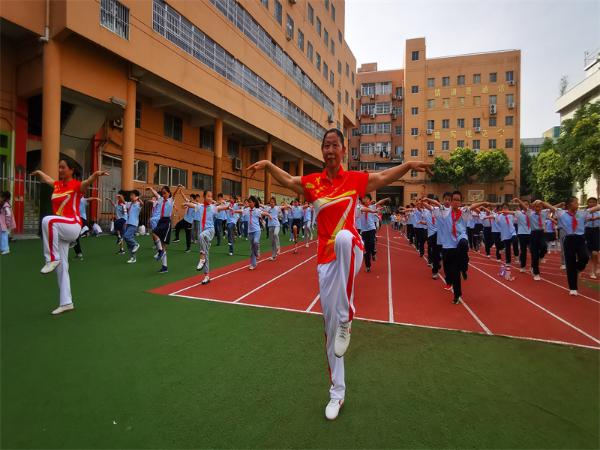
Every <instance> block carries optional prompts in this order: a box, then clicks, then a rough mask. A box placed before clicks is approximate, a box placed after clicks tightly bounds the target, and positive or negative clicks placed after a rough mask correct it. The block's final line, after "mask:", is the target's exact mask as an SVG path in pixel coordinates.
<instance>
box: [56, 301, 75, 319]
mask: <svg viewBox="0 0 600 450" xmlns="http://www.w3.org/2000/svg"><path fill="white" fill-rule="evenodd" d="M74 309H75V307H74V306H73V303H69V304H68V305H64V306H59V307H58V308H56V309H55V310H54V311H52V315H54V316H57V315H58V314H62V313H64V312H67V311H73V310H74Z"/></svg>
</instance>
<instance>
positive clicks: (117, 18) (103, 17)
mask: <svg viewBox="0 0 600 450" xmlns="http://www.w3.org/2000/svg"><path fill="white" fill-rule="evenodd" d="M100 25H102V26H103V27H106V28H108V29H109V30H110V31H112V32H113V33H115V34H116V35H118V36H121V37H122V38H123V39H129V8H127V7H126V6H125V5H123V4H122V3H120V2H118V1H116V0H101V1H100Z"/></svg>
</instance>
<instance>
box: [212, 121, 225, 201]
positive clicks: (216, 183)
mask: <svg viewBox="0 0 600 450" xmlns="http://www.w3.org/2000/svg"><path fill="white" fill-rule="evenodd" d="M222 165H223V119H220V118H216V119H215V156H214V160H213V194H215V196H216V194H218V193H219V192H221V189H222V185H223V174H222Z"/></svg>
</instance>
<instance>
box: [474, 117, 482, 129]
mask: <svg viewBox="0 0 600 450" xmlns="http://www.w3.org/2000/svg"><path fill="white" fill-rule="evenodd" d="M479 127H481V119H480V118H479V117H474V118H473V128H479Z"/></svg>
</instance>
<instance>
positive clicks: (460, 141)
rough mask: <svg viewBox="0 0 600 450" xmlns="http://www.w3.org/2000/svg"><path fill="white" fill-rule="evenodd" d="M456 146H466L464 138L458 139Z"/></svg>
mask: <svg viewBox="0 0 600 450" xmlns="http://www.w3.org/2000/svg"><path fill="white" fill-rule="evenodd" d="M456 146H457V147H459V148H465V141H464V140H462V139H459V140H458V141H456Z"/></svg>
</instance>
